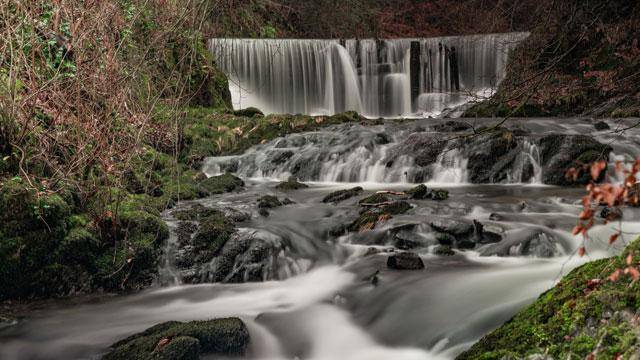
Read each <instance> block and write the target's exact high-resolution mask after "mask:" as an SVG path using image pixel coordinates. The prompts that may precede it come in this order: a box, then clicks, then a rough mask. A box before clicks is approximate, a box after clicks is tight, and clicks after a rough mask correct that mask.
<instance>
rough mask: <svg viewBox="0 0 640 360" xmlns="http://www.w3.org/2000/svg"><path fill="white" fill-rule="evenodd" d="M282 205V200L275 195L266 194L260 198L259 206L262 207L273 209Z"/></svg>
mask: <svg viewBox="0 0 640 360" xmlns="http://www.w3.org/2000/svg"><path fill="white" fill-rule="evenodd" d="M282 205H283V204H282V202H280V200H278V198H277V197H275V196H273V195H265V196H263V197H261V198H259V199H258V208H260V209H273V208H277V207H280V206H282Z"/></svg>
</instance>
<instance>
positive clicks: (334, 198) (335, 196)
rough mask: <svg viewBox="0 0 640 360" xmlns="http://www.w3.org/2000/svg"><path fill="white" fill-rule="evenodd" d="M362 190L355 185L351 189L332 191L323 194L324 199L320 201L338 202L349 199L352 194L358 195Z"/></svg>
mask: <svg viewBox="0 0 640 360" xmlns="http://www.w3.org/2000/svg"><path fill="white" fill-rule="evenodd" d="M361 192H362V188H361V187H360V186H356V187H354V188H351V189H346V190H338V191H334V192H332V193H330V194H329V195H327V196H325V197H324V199H322V202H324V203H330V202H332V203H338V202H340V201H343V200H347V199H350V198H352V197H354V196H357V195H359V194H360V193H361Z"/></svg>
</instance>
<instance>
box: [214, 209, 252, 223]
mask: <svg viewBox="0 0 640 360" xmlns="http://www.w3.org/2000/svg"><path fill="white" fill-rule="evenodd" d="M221 211H222V213H223V214H224V216H225V217H226V218H227V219H229V220H230V221H232V222H234V223H239V222H243V221H247V220H250V219H251V212H248V211H240V210H237V209H234V208H231V207H225V208H224V209H222V210H221Z"/></svg>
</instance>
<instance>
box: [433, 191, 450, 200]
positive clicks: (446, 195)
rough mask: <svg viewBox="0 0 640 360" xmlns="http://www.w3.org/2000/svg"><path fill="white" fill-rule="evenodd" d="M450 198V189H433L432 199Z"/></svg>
mask: <svg viewBox="0 0 640 360" xmlns="http://www.w3.org/2000/svg"><path fill="white" fill-rule="evenodd" d="M448 198H449V191H447V190H443V189H433V190H431V200H436V201H442V200H447V199H448Z"/></svg>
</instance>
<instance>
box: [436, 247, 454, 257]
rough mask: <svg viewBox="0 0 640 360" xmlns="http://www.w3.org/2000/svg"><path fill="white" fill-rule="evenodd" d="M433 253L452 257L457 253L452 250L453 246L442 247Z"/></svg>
mask: <svg viewBox="0 0 640 360" xmlns="http://www.w3.org/2000/svg"><path fill="white" fill-rule="evenodd" d="M433 253H434V254H436V255H440V256H452V255H455V254H456V253H455V251H453V249H451V246H448V245H440V246H438V247H436V248H435V250H433Z"/></svg>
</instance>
